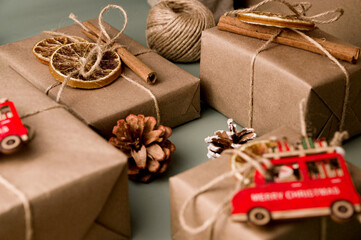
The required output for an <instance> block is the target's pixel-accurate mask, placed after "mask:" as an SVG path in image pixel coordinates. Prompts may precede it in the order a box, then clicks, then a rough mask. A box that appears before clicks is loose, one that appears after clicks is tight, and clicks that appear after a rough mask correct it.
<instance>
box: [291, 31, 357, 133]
mask: <svg viewBox="0 0 361 240" xmlns="http://www.w3.org/2000/svg"><path fill="white" fill-rule="evenodd" d="M292 30H293V31H294V32H296V33H298V34H299V35H300V36H302V37H304V38H305V39H306V40H307V41H309V42H310V43H312V44H313V45H315V46H316V47H317V48H318V49H320V50H321V51H322V52H323V53H324V54H325V55H326V56H327V57H328V58H329V59H330V60H331V61H332V62H334V63H335V64H336V65H337V66H338V67H339V68H340V69H341V71H342V73H343V74H344V75H345V95H344V99H343V105H342V113H341V119H340V126H339V131H340V132H342V131H344V129H345V118H346V110H347V108H348V101H347V100H348V98H349V96H350V75H349V73H348V72H347V70H346V68H345V67H344V66H343V65H342V64H341V63H340V61H338V60H337V59H336V58H335V57H334V56H332V54H331V53H329V52H328V51H327V50H326V49H325V48H324V47H323V46H322V45H321V44H320V43H318V42H317V41H315V40H314V39H313V38H311V37H310V36H308V35H306V34H304V33H303V32H301V31H298V30H296V29H292Z"/></svg>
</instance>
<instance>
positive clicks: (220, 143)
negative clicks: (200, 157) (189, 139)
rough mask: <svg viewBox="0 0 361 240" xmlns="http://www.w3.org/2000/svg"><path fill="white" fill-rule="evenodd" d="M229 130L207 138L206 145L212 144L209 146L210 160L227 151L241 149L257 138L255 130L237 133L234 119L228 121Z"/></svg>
mask: <svg viewBox="0 0 361 240" xmlns="http://www.w3.org/2000/svg"><path fill="white" fill-rule="evenodd" d="M227 124H228V130H229V131H227V132H226V131H222V130H218V131H216V132H214V134H215V135H216V136H211V137H207V138H206V139H204V140H205V142H206V143H210V144H209V146H208V154H207V157H208V158H216V157H219V156H220V155H221V153H222V152H223V151H224V150H226V149H235V148H239V147H240V146H241V145H242V144H244V143H246V142H248V141H250V140H253V139H255V138H256V136H257V135H256V133H255V131H254V129H253V128H243V129H242V130H241V131H240V132H238V131H237V127H236V125H235V124H233V119H228V121H227Z"/></svg>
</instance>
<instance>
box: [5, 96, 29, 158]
mask: <svg viewBox="0 0 361 240" xmlns="http://www.w3.org/2000/svg"><path fill="white" fill-rule="evenodd" d="M28 132H29V131H28V128H27V127H25V126H24V125H23V124H22V122H21V119H20V117H19V115H18V113H17V111H16V108H15V106H14V103H13V102H11V101H9V100H7V99H0V152H2V153H4V154H9V153H13V152H15V151H17V150H18V149H20V147H21V146H22V144H23V143H24V142H27V141H29V134H28Z"/></svg>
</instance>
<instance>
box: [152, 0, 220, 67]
mask: <svg viewBox="0 0 361 240" xmlns="http://www.w3.org/2000/svg"><path fill="white" fill-rule="evenodd" d="M214 26H215V21H214V17H213V14H212V12H211V11H210V10H209V9H208V8H207V7H206V6H204V5H203V4H202V3H200V2H198V1H196V0H173V1H171V0H163V1H160V2H158V3H157V4H156V5H154V6H153V7H152V8H151V10H150V11H149V14H148V19H147V30H146V38H147V44H148V46H149V47H150V48H151V49H153V50H155V51H157V52H158V53H159V54H160V55H162V56H163V57H165V58H167V59H169V60H171V61H174V62H194V61H197V60H198V59H199V57H200V50H201V34H202V31H203V30H205V29H207V28H211V27H214Z"/></svg>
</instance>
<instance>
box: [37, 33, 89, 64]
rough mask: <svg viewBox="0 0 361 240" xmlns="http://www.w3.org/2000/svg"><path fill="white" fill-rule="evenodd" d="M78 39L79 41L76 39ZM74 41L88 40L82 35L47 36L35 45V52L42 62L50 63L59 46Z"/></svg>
mask: <svg viewBox="0 0 361 240" xmlns="http://www.w3.org/2000/svg"><path fill="white" fill-rule="evenodd" d="M76 40H77V41H76ZM74 42H87V40H85V39H83V38H81V37H73V38H69V37H65V36H60V37H54V38H47V39H44V40H41V41H39V42H37V43H36V44H35V45H34V47H33V54H34V55H35V57H36V58H37V59H39V61H40V62H41V63H44V64H49V62H50V57H51V55H52V54H53V53H54V52H55V50H56V49H58V48H59V47H61V46H63V45H66V44H69V43H74Z"/></svg>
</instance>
